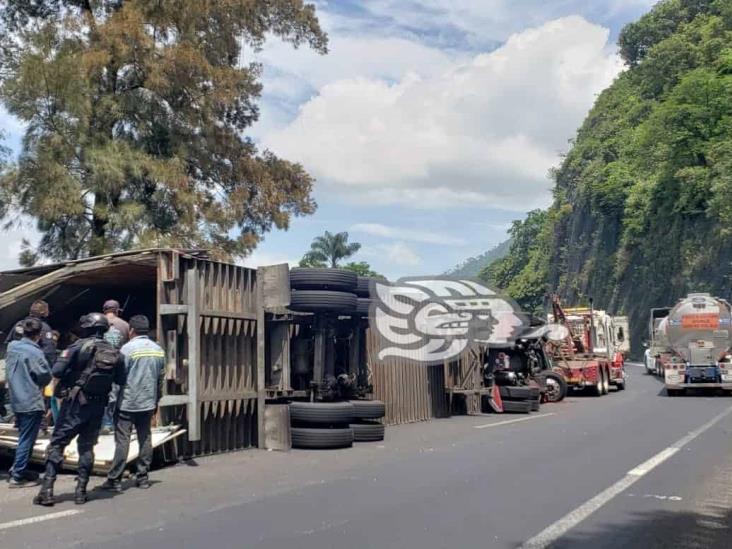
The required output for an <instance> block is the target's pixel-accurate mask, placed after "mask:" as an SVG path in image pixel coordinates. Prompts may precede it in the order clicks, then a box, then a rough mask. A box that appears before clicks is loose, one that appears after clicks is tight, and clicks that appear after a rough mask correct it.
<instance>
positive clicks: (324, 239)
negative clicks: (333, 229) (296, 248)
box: [300, 231, 361, 268]
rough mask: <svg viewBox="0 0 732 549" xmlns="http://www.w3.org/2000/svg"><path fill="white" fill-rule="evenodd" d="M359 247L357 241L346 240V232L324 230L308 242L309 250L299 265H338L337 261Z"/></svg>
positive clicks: (350, 254) (353, 252) (351, 253)
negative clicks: (320, 234) (310, 242)
mask: <svg viewBox="0 0 732 549" xmlns="http://www.w3.org/2000/svg"><path fill="white" fill-rule="evenodd" d="M360 249H361V244H359V243H358V242H351V243H350V244H349V242H348V233H347V232H342V233H337V234H332V233H330V232H329V231H325V233H324V234H323V235H322V236H317V237H315V238H314V239H313V243H312V244H310V251H309V252H308V253H306V254H305V255H304V256H303V258H302V260H301V261H300V266H301V267H331V268H335V267H338V262H339V261H341V260H342V259H346V258H349V257H351V256H352V255H353V254H355V253H356V252H357V251H358V250H360Z"/></svg>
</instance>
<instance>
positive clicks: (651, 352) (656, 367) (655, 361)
mask: <svg viewBox="0 0 732 549" xmlns="http://www.w3.org/2000/svg"><path fill="white" fill-rule="evenodd" d="M670 312H671V307H657V308H655V309H651V315H650V319H649V321H648V341H647V343H645V345H646V346H647V348H646V353H645V366H646V372H647V373H649V374H656V375H659V376H661V377H663V373H664V371H665V370H666V365H667V364H669V363H670V362H671V357H672V355H673V353H672V351H671V348H670V347H669V344H668V338H667V337H666V326H667V324H668V314H669V313H670Z"/></svg>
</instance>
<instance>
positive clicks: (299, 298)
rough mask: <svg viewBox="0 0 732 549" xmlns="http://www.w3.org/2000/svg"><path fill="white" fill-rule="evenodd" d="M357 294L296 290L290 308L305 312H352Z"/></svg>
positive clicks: (292, 295)
mask: <svg viewBox="0 0 732 549" xmlns="http://www.w3.org/2000/svg"><path fill="white" fill-rule="evenodd" d="M356 299H357V298H356V295H355V294H351V293H347V292H334V291H332V290H296V291H294V292H292V294H291V296H290V307H289V308H290V309H291V310H293V311H301V312H304V313H320V312H333V313H352V312H354V311H355V310H356V305H357V301H356Z"/></svg>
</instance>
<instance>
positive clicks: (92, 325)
mask: <svg viewBox="0 0 732 549" xmlns="http://www.w3.org/2000/svg"><path fill="white" fill-rule="evenodd" d="M79 325H80V326H81V328H82V329H83V330H88V331H101V332H106V331H107V330H109V320H107V317H106V316H104V315H103V314H102V313H89V314H88V315H84V316H82V317H81V320H80V321H79Z"/></svg>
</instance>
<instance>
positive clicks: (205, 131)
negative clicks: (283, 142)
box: [0, 0, 327, 260]
mask: <svg viewBox="0 0 732 549" xmlns="http://www.w3.org/2000/svg"><path fill="white" fill-rule="evenodd" d="M0 18H1V21H2V23H1V28H0V101H2V103H3V105H4V106H5V108H6V109H7V110H8V111H9V112H10V113H12V114H13V115H15V116H16V117H18V118H19V119H20V120H22V121H23V122H24V123H25V124H26V130H25V135H24V138H23V146H22V151H21V153H20V156H19V158H18V160H17V162H15V163H13V164H11V165H10V166H9V167H7V168H6V169H5V170H4V171H3V172H2V177H0V193H1V194H0V207H1V208H0V214H1V215H2V216H3V218H4V220H5V221H8V219H9V218H10V216H12V215H18V214H25V215H28V216H31V217H33V218H35V219H36V220H37V225H38V229H39V230H40V232H41V234H42V238H41V241H40V244H39V247H38V249H37V250H35V251H34V252H31V251H28V250H26V255H29V254H32V253H35V254H36V256H37V257H47V258H51V259H56V260H60V259H66V258H79V257H85V256H87V255H98V254H103V253H108V252H112V251H116V250H121V249H128V248H133V247H149V246H156V247H157V246H177V247H191V248H197V247H205V248H209V249H211V250H212V251H213V253H214V254H215V255H217V256H218V257H222V258H224V257H228V258H231V257H235V256H241V255H245V254H246V253H247V252H248V251H250V250H251V249H252V248H253V247H254V246H255V245H256V244H257V242H258V241H259V240H260V238H261V236H262V234H264V233H265V232H267V231H269V230H271V229H272V228H273V227H277V228H279V229H286V228H287V227H288V225H289V222H290V219H291V217H292V216H298V215H307V214H310V213H312V212H313V211H314V210H315V203H314V201H313V200H312V198H311V195H310V193H311V188H312V183H313V181H312V179H311V177H310V176H309V175H308V174H307V173H306V172H305V170H304V169H303V168H302V166H300V165H298V164H294V163H291V162H288V161H286V160H283V159H280V158H278V157H276V156H275V155H274V154H273V153H271V152H269V151H259V150H258V149H257V146H256V145H255V143H254V142H253V141H252V140H251V139H249V138H247V137H245V136H244V133H243V132H245V131H246V129H247V128H249V127H250V126H251V125H252V124H253V123H254V122H255V121H256V120H257V118H258V116H259V111H258V108H257V99H258V98H259V96H260V93H261V84H260V83H259V78H260V76H261V73H262V67H261V66H260V65H258V64H256V63H242V51H243V48H245V47H247V48H253V49H255V50H256V49H257V48H260V47H261V46H262V44H263V43H264V40H265V37H266V36H267V35H274V36H277V37H279V38H280V39H283V40H285V41H288V42H290V43H291V44H292V45H293V46H294V47H298V46H300V45H308V46H309V47H311V48H313V49H315V50H316V51H318V52H321V53H325V52H326V51H327V37H326V35H325V34H324V33H323V32H322V31H321V29H320V27H319V24H318V20H317V18H316V15H315V10H314V8H313V7H312V6H311V5H305V4H303V2H302V0H258V1H256V2H253V1H251V0H215V1H214V0H48V1H42V0H14V1H12V2H10V1H2V0H0Z"/></svg>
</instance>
